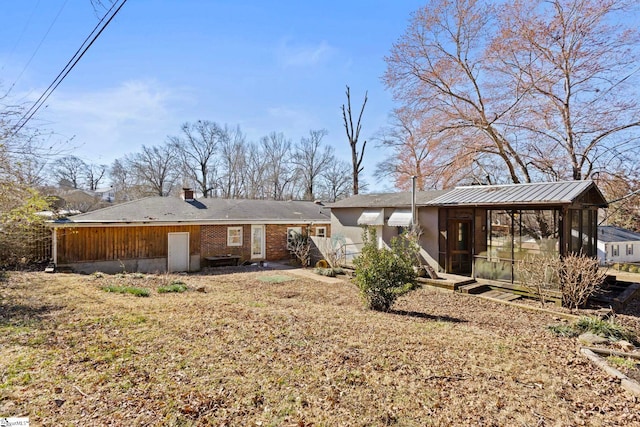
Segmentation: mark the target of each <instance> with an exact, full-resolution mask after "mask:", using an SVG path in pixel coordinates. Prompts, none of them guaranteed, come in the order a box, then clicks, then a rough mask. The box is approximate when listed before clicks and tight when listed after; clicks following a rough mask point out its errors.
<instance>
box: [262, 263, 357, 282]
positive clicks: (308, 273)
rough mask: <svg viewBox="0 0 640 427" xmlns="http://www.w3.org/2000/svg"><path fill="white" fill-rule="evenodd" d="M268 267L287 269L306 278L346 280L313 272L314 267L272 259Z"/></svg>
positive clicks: (328, 280)
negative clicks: (291, 264)
mask: <svg viewBox="0 0 640 427" xmlns="http://www.w3.org/2000/svg"><path fill="white" fill-rule="evenodd" d="M268 267H269V268H271V269H273V270H282V271H286V272H287V273H291V274H293V275H295V276H299V277H304V278H305V279H311V280H316V281H318V282H323V283H345V280H344V279H341V278H339V277H328V276H323V275H321V274H316V273H314V272H313V267H309V268H301V267H293V266H290V265H287V264H280V263H277V262H271V261H269V263H268Z"/></svg>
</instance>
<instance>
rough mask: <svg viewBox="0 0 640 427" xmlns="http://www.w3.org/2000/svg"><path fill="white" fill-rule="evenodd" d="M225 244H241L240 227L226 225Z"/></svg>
mask: <svg viewBox="0 0 640 427" xmlns="http://www.w3.org/2000/svg"><path fill="white" fill-rule="evenodd" d="M227 246H242V227H227Z"/></svg>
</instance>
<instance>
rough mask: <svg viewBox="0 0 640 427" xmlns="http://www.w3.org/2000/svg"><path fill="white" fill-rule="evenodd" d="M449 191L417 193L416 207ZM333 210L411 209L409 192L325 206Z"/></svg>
mask: <svg viewBox="0 0 640 427" xmlns="http://www.w3.org/2000/svg"><path fill="white" fill-rule="evenodd" d="M448 191H451V190H431V191H417V192H416V205H417V206H424V205H426V204H428V203H429V202H430V201H431V200H433V199H435V198H436V197H438V196H441V195H443V194H445V193H447V192H448ZM327 206H328V207H330V208H331V209H333V208H396V207H405V208H407V207H411V192H410V191H403V192H399V193H376V194H358V195H355V196H352V197H349V198H347V199H342V200H340V201H337V202H335V203H331V204H329V205H327Z"/></svg>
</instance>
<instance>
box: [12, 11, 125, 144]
mask: <svg viewBox="0 0 640 427" xmlns="http://www.w3.org/2000/svg"><path fill="white" fill-rule="evenodd" d="M126 2H127V0H122V2H121V3H120V6H118V8H117V9H115V10H114V8H115V7H116V4H117V3H118V2H117V1H116V2H114V3H113V5H111V8H110V9H109V10H108V11H107V13H105V15H104V16H103V17H102V19H101V20H100V22H98V23H97V24H96V26H95V27H94V29H93V30H92V31H91V33H90V34H89V35H88V36H87V38H85V40H84V41H83V42H82V44H81V45H80V47H79V48H78V50H76V52H75V53H74V54H73V56H72V57H71V59H70V60H69V61H68V62H67V64H66V65H65V66H64V68H63V69H62V71H60V72H59V73H58V75H57V76H56V78H55V79H54V80H53V82H51V84H50V85H49V87H47V89H46V90H45V91H44V92H43V93H42V95H40V97H39V98H38V100H37V101H36V102H35V103H34V104H33V105H32V106H31V108H29V109H28V110H27V111H26V112H25V113H24V114H23V115H22V117H21V118H20V120H18V122H17V123H16V124H15V125H14V126H13V128H11V131H10V132H9V135H10V136H14V135H16V134H17V133H18V132H20V130H21V129H22V128H23V127H24V126H25V125H26V124H27V123H28V122H29V120H31V119H32V118H33V116H34V115H35V114H36V113H37V112H38V110H40V108H41V107H42V106H43V105H44V103H45V102H46V101H47V99H48V98H49V96H51V94H52V93H53V91H54V90H56V88H57V87H58V86H59V85H60V83H62V81H63V80H64V79H65V78H66V77H67V76H68V75H69V73H70V72H71V70H72V69H73V68H74V67H75V66H76V64H77V63H78V61H80V59H81V58H82V57H83V56H84V54H85V53H86V52H87V50H89V48H90V47H91V45H93V43H94V42H95V41H96V40H97V38H98V37H99V36H100V34H102V32H103V31H104V30H105V28H107V26H108V25H109V23H110V22H111V21H112V20H113V18H114V17H115V16H116V15H117V14H118V12H119V11H120V9H122V6H124V4H125V3H126ZM109 15H110V16H109ZM107 17H109V18H108V19H107ZM105 19H106V21H105ZM103 23H104V24H103Z"/></svg>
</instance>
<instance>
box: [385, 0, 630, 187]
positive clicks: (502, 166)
mask: <svg viewBox="0 0 640 427" xmlns="http://www.w3.org/2000/svg"><path fill="white" fill-rule="evenodd" d="M622 4H623V2H622V1H618V0H550V1H542V0H536V1H531V2H520V1H518V2H507V3H505V4H504V5H502V6H501V8H500V10H498V8H497V7H496V6H495V5H494V4H493V3H488V2H485V1H478V0H453V1H451V0H434V1H432V2H431V3H430V4H429V6H428V7H425V8H423V9H421V10H418V11H417V12H416V13H415V14H414V15H413V19H412V21H411V24H410V26H409V27H408V29H407V30H406V32H405V34H404V36H403V37H402V38H401V39H400V40H399V41H398V42H397V43H396V44H394V46H393V49H392V51H391V54H390V55H389V56H388V57H387V58H386V61H387V71H386V74H385V82H386V84H387V87H389V88H390V89H392V90H393V93H394V97H395V99H396V100H397V101H400V102H401V103H402V104H403V108H405V109H408V110H413V111H415V112H416V114H420V115H422V120H423V121H425V122H426V128H428V129H431V130H432V131H436V132H437V133H438V134H439V135H440V136H441V138H440V143H439V144H440V145H441V146H442V147H443V149H444V150H445V152H447V153H449V155H448V157H449V158H450V159H453V160H455V161H452V162H450V163H449V164H448V165H446V166H447V167H445V168H444V169H443V171H442V173H446V174H450V175H451V176H454V177H455V174H456V172H457V173H459V172H460V171H464V172H466V173H465V175H467V176H472V177H473V178H471V179H472V180H473V181H475V182H486V181H489V182H501V181H504V180H508V181H510V182H513V183H519V182H532V181H534V180H539V179H552V180H561V179H584V178H589V177H590V176H591V174H592V173H593V172H594V171H596V170H599V169H603V168H606V167H607V165H608V164H609V163H610V162H611V161H612V159H615V158H617V157H619V156H622V155H624V156H632V154H631V148H632V147H634V146H636V145H637V136H636V134H635V133H634V132H635V128H637V126H639V125H640V122H638V119H637V117H638V116H639V114H638V113H639V108H638V104H637V102H636V99H637V97H635V96H634V94H635V86H634V84H635V80H636V78H635V77H636V76H635V74H636V71H637V70H635V71H634V70H631V71H630V67H631V66H633V64H635V63H636V62H635V61H636V52H637V31H636V30H635V28H633V29H632V28H629V27H628V26H626V27H625V25H623V24H621V23H622V22H624V21H622V20H621V21H617V22H616V24H615V26H612V25H610V24H609V23H611V22H615V21H613V20H614V16H615V14H616V13H618V12H619V11H620V8H621V5H622ZM633 156H634V157H633V158H634V159H635V164H638V162H637V155H633ZM436 159H437V158H434V161H435V160H436ZM486 175H491V176H489V178H487V176H486ZM463 176H464V175H463Z"/></svg>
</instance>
